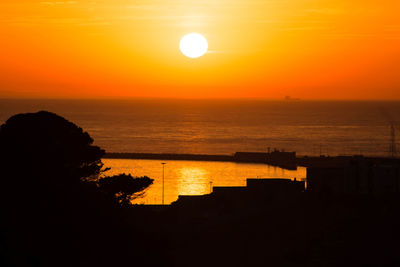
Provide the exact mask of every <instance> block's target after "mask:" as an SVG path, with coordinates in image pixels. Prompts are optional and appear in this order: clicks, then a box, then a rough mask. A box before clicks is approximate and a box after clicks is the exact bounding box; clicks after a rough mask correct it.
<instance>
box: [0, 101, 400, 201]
mask: <svg viewBox="0 0 400 267" xmlns="http://www.w3.org/2000/svg"><path fill="white" fill-rule="evenodd" d="M40 110H47V111H51V112H54V113H56V114H59V115H61V116H63V117H65V118H66V119H68V120H70V121H72V122H73V123H75V124H77V125H78V126H80V127H82V128H83V129H84V130H85V131H87V132H88V133H89V134H90V136H92V138H93V139H94V140H95V142H94V143H95V145H98V146H100V147H102V148H103V149H105V150H106V151H108V152H146V153H191V154H233V153H235V152H238V151H254V152H265V151H267V150H268V148H270V149H275V148H276V149H279V150H284V151H296V152H297V154H298V155H330V156H336V155H355V154H363V155H367V156H388V155H390V153H391V151H390V146H391V143H392V142H393V141H392V140H393V139H394V140H396V134H397V131H398V130H400V127H399V126H400V123H399V119H400V116H399V115H400V102H398V101H303V100H299V101H297V100H285V101H270V100H248V99H246V100H239V99H235V100H232V99H230V100H177V99H125V100H74V99H1V100H0V123H4V122H5V121H6V120H7V119H8V118H9V117H10V116H12V115H14V114H17V113H26V112H37V111H40ZM392 126H393V127H392ZM392 128H394V129H395V131H394V134H393V131H392ZM104 162H105V163H106V165H107V166H110V167H112V170H111V171H110V173H112V174H114V173H119V172H126V173H132V174H133V175H137V176H141V175H147V176H149V177H152V178H154V179H155V183H154V185H153V186H152V187H151V188H150V189H149V190H148V192H146V196H145V197H144V198H141V199H138V200H137V203H144V204H159V203H161V202H162V199H160V195H161V194H160V190H161V189H160V188H161V187H160V186H161V179H162V177H161V176H162V172H161V170H162V169H161V168H162V164H161V162H158V161H151V160H147V161H146V160H112V159H107V160H104ZM165 168H166V171H165V177H164V178H165V181H167V180H168V184H167V183H166V184H165V185H166V187H165V188H166V189H165V190H166V195H165V198H166V199H165V200H164V201H165V203H171V202H172V201H174V200H176V199H177V197H178V195H185V194H189V195H193V194H204V193H207V192H209V191H210V190H212V186H214V185H221V186H222V185H223V186H242V185H244V184H245V179H246V178H257V177H259V178H271V177H276V178H278V177H284V178H292V179H293V178H294V177H298V178H304V176H305V173H306V171H305V169H304V168H298V170H297V171H286V170H282V169H280V168H274V167H271V166H267V165H258V164H235V163H227V162H225V163H224V162H222V163H221V162H192V161H175V162H172V161H171V162H167V164H166V165H165ZM185 177H186V178H185ZM189 185H190V186H189ZM190 188H191V189H190ZM168 192H169V193H168Z"/></svg>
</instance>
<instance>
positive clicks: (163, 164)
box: [161, 162, 167, 205]
mask: <svg viewBox="0 0 400 267" xmlns="http://www.w3.org/2000/svg"><path fill="white" fill-rule="evenodd" d="M161 164H162V204H163V205H164V166H165V164H167V163H165V162H162V163H161Z"/></svg>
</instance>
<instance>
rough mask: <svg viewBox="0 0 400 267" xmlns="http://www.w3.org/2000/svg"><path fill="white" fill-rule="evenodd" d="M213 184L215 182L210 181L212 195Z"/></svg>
mask: <svg viewBox="0 0 400 267" xmlns="http://www.w3.org/2000/svg"><path fill="white" fill-rule="evenodd" d="M212 184H213V182H212V181H210V194H211V193H212Z"/></svg>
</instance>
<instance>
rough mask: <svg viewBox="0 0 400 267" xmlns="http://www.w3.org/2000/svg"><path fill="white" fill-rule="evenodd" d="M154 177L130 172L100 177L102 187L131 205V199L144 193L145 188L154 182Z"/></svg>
mask: <svg viewBox="0 0 400 267" xmlns="http://www.w3.org/2000/svg"><path fill="white" fill-rule="evenodd" d="M153 181H154V180H153V179H151V178H149V177H147V176H144V177H136V178H134V177H132V176H131V175H130V174H129V175H127V174H119V175H114V176H111V177H104V178H101V179H99V181H98V184H99V187H100V189H101V190H102V191H103V192H104V193H105V194H107V195H108V196H110V197H113V198H115V199H116V200H117V201H118V203H120V204H121V205H124V206H126V205H129V204H130V203H131V201H132V200H133V199H135V198H138V197H140V196H142V195H143V194H144V191H143V190H144V189H146V188H147V187H149V186H150V185H151V184H153Z"/></svg>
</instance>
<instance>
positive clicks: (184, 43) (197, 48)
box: [179, 33, 208, 58]
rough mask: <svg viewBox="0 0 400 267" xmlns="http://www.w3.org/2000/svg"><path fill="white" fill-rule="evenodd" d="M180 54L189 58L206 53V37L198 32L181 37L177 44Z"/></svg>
mask: <svg viewBox="0 0 400 267" xmlns="http://www.w3.org/2000/svg"><path fill="white" fill-rule="evenodd" d="M179 48H180V49H181V52H182V54H184V55H185V56H187V57H190V58H199V57H201V56H203V55H204V54H205V53H207V50H208V42H207V39H206V38H205V37H204V36H203V35H201V34H199V33H189V34H186V35H185V36H183V37H182V39H181V42H180V44H179Z"/></svg>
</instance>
